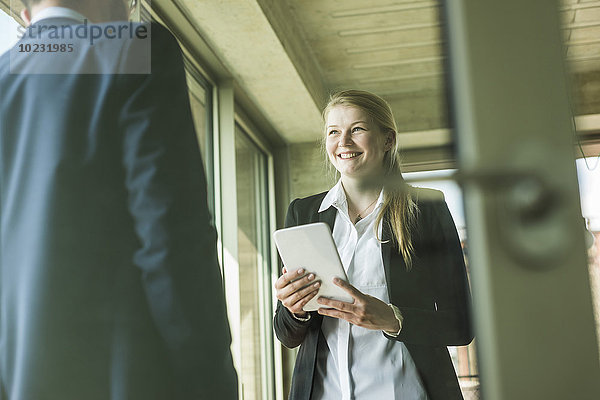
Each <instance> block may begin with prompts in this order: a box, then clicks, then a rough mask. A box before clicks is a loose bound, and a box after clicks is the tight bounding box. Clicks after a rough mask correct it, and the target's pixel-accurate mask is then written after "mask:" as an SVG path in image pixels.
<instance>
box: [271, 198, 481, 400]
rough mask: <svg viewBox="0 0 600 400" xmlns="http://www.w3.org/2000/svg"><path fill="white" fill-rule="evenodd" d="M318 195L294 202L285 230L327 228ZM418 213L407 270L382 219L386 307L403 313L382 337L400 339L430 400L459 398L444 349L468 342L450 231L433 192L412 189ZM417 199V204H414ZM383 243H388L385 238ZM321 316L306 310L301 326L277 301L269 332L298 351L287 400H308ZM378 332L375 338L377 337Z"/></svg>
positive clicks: (460, 264) (331, 212)
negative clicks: (392, 332) (393, 332)
mask: <svg viewBox="0 0 600 400" xmlns="http://www.w3.org/2000/svg"><path fill="white" fill-rule="evenodd" d="M325 195H326V193H321V194H318V195H314V196H310V197H307V198H304V199H296V200H294V201H293V202H292V203H291V204H290V207H289V209H288V213H287V217H286V221H285V225H286V227H288V226H296V225H302V224H308V223H313V222H325V223H327V224H328V225H329V226H330V227H331V228H332V230H333V225H334V222H335V217H336V212H337V210H336V209H335V208H334V207H330V208H329V209H327V210H325V211H323V212H321V213H318V209H319V206H320V205H321V202H322V201H323V198H324V197H325ZM415 197H416V198H417V205H418V214H417V224H416V229H415V231H414V234H413V236H414V237H413V244H414V248H415V256H414V258H413V265H412V268H411V269H410V270H407V269H406V266H405V263H404V259H403V257H402V256H401V255H400V254H399V253H398V251H397V248H396V246H395V242H394V238H392V237H391V236H392V235H391V230H390V228H389V225H388V224H387V223H386V221H387V219H384V224H383V240H384V241H387V242H384V243H383V244H382V246H381V251H382V257H383V264H384V268H385V276H386V281H387V285H388V290H389V292H390V299H391V302H392V304H394V305H396V306H397V307H398V308H399V309H400V310H401V311H402V315H403V316H404V322H403V327H402V331H401V332H400V335H399V336H398V337H397V338H392V337H390V336H387V335H385V336H386V337H387V338H388V339H390V340H398V341H402V342H404V344H405V345H406V347H407V349H408V351H409V353H410V355H411V357H412V358H413V360H414V362H415V365H416V367H417V370H418V371H419V374H420V377H421V379H422V381H423V384H424V386H425V390H426V391H427V394H428V395H429V398H430V399H431V400H452V399H462V394H461V392H460V388H459V386H458V380H457V378H456V374H455V372H454V368H453V366H452V361H451V359H450V356H449V353H448V349H447V348H446V346H459V345H466V344H468V343H470V342H471V340H472V339H473V335H472V333H471V324H470V320H469V315H470V291H469V286H468V282H467V276H466V271H465V264H464V259H463V254H462V250H461V247H460V242H459V239H458V234H457V232H456V228H455V226H454V222H453V221H452V217H451V215H450V212H449V211H448V207H447V206H446V203H445V202H444V200H443V195H442V194H441V193H440V192H437V191H433V190H427V189H415ZM419 197H420V199H419ZM390 239H391V240H390ZM322 319H323V317H322V316H321V315H319V314H318V313H316V312H313V313H312V315H311V319H310V320H309V321H308V322H301V321H298V320H297V319H295V318H293V317H292V315H291V313H290V312H289V311H288V310H287V309H286V308H285V307H284V306H283V305H282V304H281V302H278V304H277V311H276V313H275V318H274V327H275V333H276V335H277V337H278V338H279V340H280V341H281V343H283V344H284V345H285V346H286V347H289V348H293V347H296V346H300V350H299V352H298V356H297V358H296V365H295V368H294V374H293V377H292V387H291V393H290V400H308V399H310V395H311V389H312V381H313V376H314V371H315V362H316V357H317V348H318V342H319V341H320V340H324V337H323V335H322V334H321V333H320V331H321V321H322ZM382 335H383V333H382Z"/></svg>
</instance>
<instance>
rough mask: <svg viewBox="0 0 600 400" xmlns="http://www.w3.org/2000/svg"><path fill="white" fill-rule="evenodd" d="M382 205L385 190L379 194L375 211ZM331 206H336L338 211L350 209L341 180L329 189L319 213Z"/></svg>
mask: <svg viewBox="0 0 600 400" xmlns="http://www.w3.org/2000/svg"><path fill="white" fill-rule="evenodd" d="M381 204H383V189H381V192H379V197H378V198H377V202H376V203H375V207H374V208H373V209H376V208H378V207H379V206H380V205H381ZM331 206H334V207H335V208H337V209H338V210H347V209H348V203H347V200H346V192H344V187H343V186H342V180H341V179H340V180H338V181H337V183H336V184H335V186H334V187H332V188H331V189H329V192H327V194H326V195H325V197H324V198H323V201H322V202H321V206H320V207H319V212H323V211H325V210H327V209H328V208H329V207H331Z"/></svg>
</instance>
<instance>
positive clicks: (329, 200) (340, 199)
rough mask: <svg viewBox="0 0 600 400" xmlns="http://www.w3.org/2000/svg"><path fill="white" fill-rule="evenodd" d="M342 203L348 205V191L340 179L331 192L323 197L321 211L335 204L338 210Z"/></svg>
mask: <svg viewBox="0 0 600 400" xmlns="http://www.w3.org/2000/svg"><path fill="white" fill-rule="evenodd" d="M342 205H346V193H345V192H344V188H343V187H342V180H341V179H340V180H338V181H337V183H336V184H335V186H334V187H332V188H331V189H329V192H327V194H326V195H325V197H324V198H323V201H322V202H321V207H319V212H323V211H325V210H327V209H328V208H329V207H331V206H334V207H335V208H337V209H338V210H339V209H340V207H342Z"/></svg>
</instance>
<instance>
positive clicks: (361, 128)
mask: <svg viewBox="0 0 600 400" xmlns="http://www.w3.org/2000/svg"><path fill="white" fill-rule="evenodd" d="M364 130H365V129H364V128H363V127H361V126H355V127H354V128H352V132H357V131H364Z"/></svg>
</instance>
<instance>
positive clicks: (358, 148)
mask: <svg viewBox="0 0 600 400" xmlns="http://www.w3.org/2000/svg"><path fill="white" fill-rule="evenodd" d="M325 127H326V131H325V132H326V133H325V134H326V135H327V140H326V145H325V147H326V150H327V156H328V157H329V161H330V162H331V163H332V164H333V166H334V167H335V169H337V170H338V171H339V172H340V174H341V175H342V177H350V178H361V179H362V178H369V177H375V176H381V175H382V173H383V171H384V166H383V157H384V155H385V153H386V152H387V151H389V150H390V149H391V148H392V147H393V145H394V140H395V137H394V133H393V132H389V133H388V134H384V133H383V132H381V129H379V127H378V126H377V125H376V124H375V123H373V122H371V119H370V118H369V116H368V115H367V113H366V112H365V111H363V110H362V109H361V108H358V107H354V106H343V105H340V106H334V107H333V108H331V110H330V111H329V113H328V114H327V120H326V122H325Z"/></svg>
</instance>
